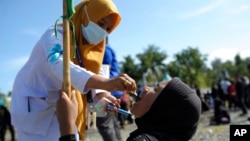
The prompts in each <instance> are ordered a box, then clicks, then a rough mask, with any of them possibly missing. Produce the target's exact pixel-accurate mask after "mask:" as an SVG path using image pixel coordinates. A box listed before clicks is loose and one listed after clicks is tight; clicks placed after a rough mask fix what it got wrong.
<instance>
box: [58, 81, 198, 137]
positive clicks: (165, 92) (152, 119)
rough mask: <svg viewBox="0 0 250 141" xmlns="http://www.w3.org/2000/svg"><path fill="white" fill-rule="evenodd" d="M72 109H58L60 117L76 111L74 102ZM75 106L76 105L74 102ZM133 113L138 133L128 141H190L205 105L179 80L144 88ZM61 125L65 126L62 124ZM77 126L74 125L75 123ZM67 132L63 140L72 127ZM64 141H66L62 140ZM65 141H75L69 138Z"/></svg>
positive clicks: (67, 120)
mask: <svg viewBox="0 0 250 141" xmlns="http://www.w3.org/2000/svg"><path fill="white" fill-rule="evenodd" d="M67 102H68V104H64V105H68V106H69V107H70V108H63V107H60V106H57V108H59V109H66V110H68V111H66V110H58V111H60V112H58V113H57V114H58V115H64V114H65V113H68V112H71V113H72V114H73V115H74V113H73V112H74V111H75V112H76V111H77V110H70V109H71V108H77V106H74V105H73V106H72V105H71V104H70V103H72V102H71V101H67ZM73 103H74V102H73ZM131 113H132V114H133V115H134V116H135V117H136V119H135V122H136V125H137V129H136V130H135V131H133V132H131V133H130V135H129V137H128V138H127V141H170V140H171V141H172V140H173V141H175V140H176V141H177V140H183V141H188V140H190V139H191V138H192V136H193V135H194V134H195V132H196V130H197V127H198V122H199V118H200V115H201V101H200V98H199V97H198V96H197V94H196V93H195V91H193V90H192V89H191V88H190V87H189V86H188V85H187V84H185V83H184V82H182V81H181V80H180V79H179V78H176V77H174V78H172V79H171V80H169V81H162V82H160V83H159V84H158V85H156V86H154V87H147V86H144V89H143V92H142V94H141V97H140V100H139V101H137V102H136V103H134V104H133V106H132V108H131ZM75 118H76V117H74V116H70V117H66V118H65V119H64V120H65V121H62V120H59V124H64V123H65V122H66V123H69V121H72V120H73V121H74V120H75ZM60 121H61V122H60ZM71 124H73V122H72V123H71ZM64 126H65V127H66V126H68V128H65V129H64V131H66V132H67V133H66V132H64V131H61V132H64V134H63V136H70V135H72V133H71V132H70V131H69V130H68V129H70V127H71V126H72V125H70V124H64ZM61 141H62V140H61ZM63 141H74V140H73V139H70V138H68V140H63Z"/></svg>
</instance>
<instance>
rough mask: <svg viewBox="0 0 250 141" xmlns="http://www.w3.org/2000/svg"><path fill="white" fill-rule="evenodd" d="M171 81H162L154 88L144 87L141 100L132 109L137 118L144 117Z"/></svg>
mask: <svg viewBox="0 0 250 141" xmlns="http://www.w3.org/2000/svg"><path fill="white" fill-rule="evenodd" d="M168 82H169V81H162V82H160V83H159V84H158V85H156V86H154V87H147V86H144V88H143V91H142V93H141V94H140V97H141V99H140V100H139V101H137V102H136V103H134V104H133V106H132V108H131V109H130V111H131V113H132V114H133V115H134V116H135V117H136V118H140V117H142V116H143V115H144V114H145V113H146V112H147V111H148V110H149V109H150V107H151V105H152V104H153V103H154V101H155V99H156V98H157V97H158V95H159V94H160V93H161V91H162V90H163V89H164V88H165V87H166V85H167V84H168Z"/></svg>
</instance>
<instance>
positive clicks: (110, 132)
mask: <svg viewBox="0 0 250 141" xmlns="http://www.w3.org/2000/svg"><path fill="white" fill-rule="evenodd" d="M96 126H97V129H98V131H99V133H100V134H101V136H102V138H103V141H122V137H121V133H120V126H119V123H118V118H117V115H115V114H114V113H108V114H107V115H106V116H105V117H97V118H96Z"/></svg>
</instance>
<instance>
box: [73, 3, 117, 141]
mask: <svg viewBox="0 0 250 141" xmlns="http://www.w3.org/2000/svg"><path fill="white" fill-rule="evenodd" d="M85 5H86V6H87V12H88V16H89V19H90V20H91V21H93V22H95V23H97V22H98V21H100V20H101V19H102V18H104V17H106V16H109V15H111V14H113V15H114V17H115V23H114V25H113V27H112V29H111V32H112V31H113V30H114V29H115V28H116V27H117V25H118V24H119V23H120V20H121V17H120V15H119V12H118V10H117V8H116V6H115V4H114V3H113V2H112V0H84V1H82V2H81V3H79V4H78V5H77V6H76V7H75V10H76V13H75V14H74V15H73V17H72V21H73V23H74V25H75V36H76V41H77V48H78V50H79V52H80V56H81V59H82V61H83V65H84V68H86V69H87V70H90V71H92V72H94V73H96V74H98V73H99V71H100V68H101V65H102V61H103V56H104V51H105V39H104V40H103V41H101V42H100V43H99V44H97V45H92V44H88V42H87V41H86V40H85V39H84V37H83V35H82V30H81V25H82V24H84V26H86V25H87V24H88V19H87V16H86V13H85V10H84V6H85ZM71 37H72V33H71ZM70 52H71V60H72V61H73V62H74V63H75V64H78V65H79V62H78V60H77V58H76V57H74V53H75V49H74V46H73V41H72V38H71V46H70ZM80 79H84V78H80ZM76 96H77V101H78V117H77V121H76V125H77V127H78V130H79V133H80V137H81V140H82V141H83V140H84V139H85V128H86V120H85V118H86V112H87V111H86V110H87V96H86V94H81V93H80V92H79V91H76Z"/></svg>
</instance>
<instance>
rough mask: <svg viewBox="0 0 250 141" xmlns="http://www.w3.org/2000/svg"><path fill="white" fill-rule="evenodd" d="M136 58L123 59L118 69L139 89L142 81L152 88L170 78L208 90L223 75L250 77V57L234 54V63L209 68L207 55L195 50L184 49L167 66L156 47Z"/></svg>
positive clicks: (217, 61)
mask: <svg viewBox="0 0 250 141" xmlns="http://www.w3.org/2000/svg"><path fill="white" fill-rule="evenodd" d="M249 56H250V55H249ZM135 57H136V58H133V57H132V56H131V55H128V56H125V57H124V61H121V62H120V68H121V72H122V73H127V74H128V75H129V76H131V77H132V78H134V79H135V81H136V82H137V84H140V85H144V83H145V82H144V81H145V80H146V82H147V84H149V85H150V84H152V85H154V84H155V83H158V82H159V81H162V80H163V79H164V78H165V77H166V75H170V76H171V77H175V76H177V77H179V78H181V79H182V80H183V81H184V82H186V83H187V84H189V85H190V86H194V85H197V86H198V87H201V88H208V87H211V85H212V83H213V82H215V83H217V82H218V81H219V80H220V79H222V78H223V77H225V75H226V76H227V77H229V78H230V79H234V77H235V76H236V75H246V76H247V75H249V74H248V72H247V64H249V63H250V57H247V58H245V59H243V58H242V57H241V56H240V55H239V54H237V55H236V56H235V57H234V58H232V60H233V61H230V60H227V61H225V62H222V60H221V59H220V58H215V59H214V60H212V62H211V64H210V65H211V66H208V65H209V64H208V63H207V61H208V55H207V54H202V53H201V52H200V50H199V49H198V47H191V46H189V47H187V48H186V49H183V50H182V51H180V52H178V53H176V54H174V57H173V60H172V61H169V62H168V63H166V60H167V59H168V57H169V56H168V54H167V52H166V51H163V50H160V48H159V47H157V46H155V45H149V46H148V47H147V48H146V49H145V50H144V51H143V52H142V53H138V54H136V56H135ZM144 79H145V80H144Z"/></svg>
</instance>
